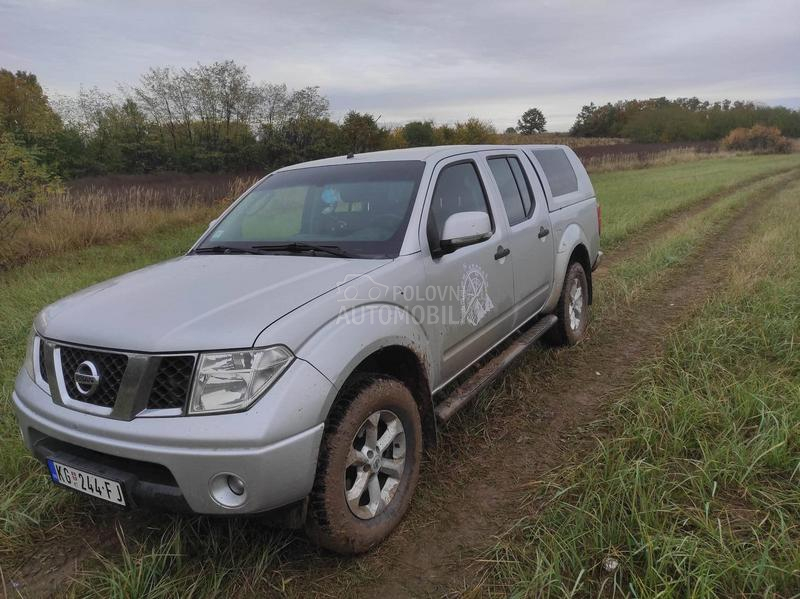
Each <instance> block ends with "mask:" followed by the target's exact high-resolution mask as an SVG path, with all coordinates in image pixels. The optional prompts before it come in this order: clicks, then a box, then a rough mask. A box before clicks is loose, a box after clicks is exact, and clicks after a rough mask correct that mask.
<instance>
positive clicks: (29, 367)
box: [22, 328, 36, 381]
mask: <svg viewBox="0 0 800 599" xmlns="http://www.w3.org/2000/svg"><path fill="white" fill-rule="evenodd" d="M35 340H36V330H35V329H33V328H31V332H30V333H29V334H28V348H27V349H26V350H25V363H24V364H23V365H22V367H23V368H24V369H25V372H27V373H28V376H29V377H31V380H32V381H35V380H36V371H35V370H34V368H33V360H34V358H33V345H34V342H35Z"/></svg>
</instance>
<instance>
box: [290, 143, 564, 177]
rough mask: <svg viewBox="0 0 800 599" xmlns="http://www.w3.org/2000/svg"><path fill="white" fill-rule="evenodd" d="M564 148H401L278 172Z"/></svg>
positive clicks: (330, 160) (329, 160)
mask: <svg viewBox="0 0 800 599" xmlns="http://www.w3.org/2000/svg"><path fill="white" fill-rule="evenodd" d="M560 147H564V146H558V145H551V144H548V145H541V144H540V145H528V144H526V145H524V146H521V145H492V144H483V145H461V146H425V147H421V148H402V149H399V150H383V151H380V152H364V153H362V154H354V155H353V157H352V158H348V157H347V156H334V157H333V158H323V159H322V160H312V161H310V162H301V163H299V164H293V165H291V166H287V167H284V168H282V169H280V170H282V171H283V170H294V169H297V168H307V167H311V166H329V165H334V164H353V163H356V162H386V161H390V160H421V161H426V162H427V161H430V160H435V161H439V160H441V159H443V158H449V157H450V156H457V155H458V154H465V153H467V152H479V151H483V150H521V149H523V148H524V149H529V150H538V149H547V148H549V149H554V148H560Z"/></svg>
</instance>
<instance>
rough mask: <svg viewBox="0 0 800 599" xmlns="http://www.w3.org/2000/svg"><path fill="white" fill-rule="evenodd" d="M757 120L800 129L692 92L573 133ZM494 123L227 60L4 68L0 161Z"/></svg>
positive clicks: (68, 172)
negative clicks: (390, 105)
mask: <svg viewBox="0 0 800 599" xmlns="http://www.w3.org/2000/svg"><path fill="white" fill-rule="evenodd" d="M756 123H759V124H764V125H769V126H775V127H778V128H779V129H780V130H781V131H782V132H783V133H784V134H786V135H790V136H800V111H793V110H790V109H788V108H782V107H777V108H769V107H763V106H758V105H755V104H753V103H751V102H729V101H727V100H726V101H724V102H715V103H709V102H702V101H700V100H698V99H697V98H679V99H677V100H668V99H666V98H654V99H649V100H626V101H621V102H617V103H613V104H612V103H609V104H605V105H601V106H597V105H595V104H589V105H587V106H584V107H583V109H582V110H581V112H580V113H579V114H578V116H577V119H576V120H575V124H574V125H573V126H572V129H571V133H572V134H573V135H576V136H583V137H628V138H631V139H633V140H634V141H641V142H670V141H693V140H707V139H720V138H722V137H723V136H725V135H726V134H727V133H728V132H729V131H731V130H732V129H735V128H737V127H743V126H745V127H749V126H751V125H753V124H756ZM545 125H546V120H545V118H544V115H543V114H542V112H541V111H540V110H538V109H536V108H531V109H529V110H527V111H526V112H525V113H524V114H523V115H522V116H521V118H520V120H519V122H518V124H517V128H516V129H514V128H509V129H507V130H506V133H507V134H509V135H514V134H524V135H529V134H535V133H539V132H542V131H544V129H545ZM496 133H497V132H496V131H495V129H494V127H493V126H492V125H491V123H489V122H486V121H482V120H479V119H476V118H472V119H468V120H466V121H463V122H458V123H455V124H452V125H450V124H436V123H434V122H433V121H432V120H418V121H413V122H410V123H406V124H405V125H403V126H398V127H388V126H386V125H384V124H382V123H381V122H380V116H375V115H372V114H369V113H360V112H356V111H351V112H349V113H347V114H346V115H345V117H344V118H343V119H342V120H341V121H334V120H333V119H332V118H331V114H330V107H329V102H328V99H327V98H326V97H325V96H324V95H323V94H322V93H321V92H320V89H319V88H318V87H305V88H302V89H289V88H288V87H287V86H286V85H285V84H275V83H259V82H256V81H254V80H253V79H252V77H251V76H250V75H249V73H248V72H247V69H246V68H245V67H244V66H242V65H239V64H236V63H235V62H233V61H222V62H215V63H213V64H208V65H203V64H198V65H196V66H195V67H192V68H186V69H174V68H170V67H155V68H151V69H150V70H148V71H147V72H146V73H145V74H143V75H142V76H141V77H140V79H139V81H138V82H137V83H136V84H135V85H132V86H128V87H123V88H120V89H119V90H118V92H117V93H113V94H111V93H107V92H104V91H102V90H99V89H96V88H92V89H82V90H81V91H80V93H79V94H77V95H76V96H71V97H65V96H56V97H49V98H48V96H47V95H46V94H45V93H44V91H43V89H42V86H41V84H40V83H39V81H38V80H37V78H36V76H35V75H33V74H31V73H26V72H21V71H18V72H16V73H12V72H11V71H8V70H3V69H0V141H2V143H0V160H4V161H6V162H8V161H9V160H12V159H13V160H14V161H16V163H20V161H21V160H22V157H24V158H25V164H26V165H27V166H26V167H25V169H23V170H26V172H29V173H34V172H35V173H39V174H41V173H44V174H45V175H56V176H59V177H62V178H73V177H80V176H86V175H101V174H106V173H148V172H152V171H156V170H162V171H171V170H175V171H183V172H194V171H202V172H216V171H229V172H242V171H249V170H259V171H263V170H265V169H274V168H278V167H281V166H284V165H287V164H292V163H296V162H301V161H305V160H313V159H316V158H323V157H327V156H332V155H337V154H344V153H348V152H367V151H372V150H381V149H391V148H401V147H408V146H425V145H439V144H460V143H464V144H470V143H489V142H492V141H495V140H496V139H497V137H496ZM505 139H506V140H507V139H508V137H506V138H505ZM12 157H13V158H12ZM20 164H21V163H20ZM1 166H2V165H0V167H1ZM8 168H11V167H8ZM20 168H21V167H20ZM12 170H13V169H12ZM17 170H19V169H17ZM15 172H16V171H15ZM20 172H22V171H20ZM9 176H10V175H9ZM31 176H32V175H31ZM0 191H2V190H0Z"/></svg>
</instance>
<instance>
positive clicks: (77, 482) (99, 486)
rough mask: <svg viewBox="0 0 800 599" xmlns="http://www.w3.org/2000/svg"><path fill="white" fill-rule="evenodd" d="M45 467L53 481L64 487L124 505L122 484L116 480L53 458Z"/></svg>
mask: <svg viewBox="0 0 800 599" xmlns="http://www.w3.org/2000/svg"><path fill="white" fill-rule="evenodd" d="M47 467H48V468H49V469H50V476H51V477H52V478H53V481H55V482H57V483H59V484H61V485H64V486H65V487H70V488H71V489H75V490H76V491H80V492H81V493H86V494H87V495H91V496H92V497H99V498H100V499H105V500H106V501H110V502H111V503H116V504H118V505H125V496H124V495H123V494H122V485H120V484H119V483H118V482H117V481H114V480H110V479H107V478H103V477H102V476H97V475H96V474H91V473H89V472H85V471H84V470H78V469H77V468H73V467H72V466H65V465H64V464H59V463H58V462H54V461H53V460H47Z"/></svg>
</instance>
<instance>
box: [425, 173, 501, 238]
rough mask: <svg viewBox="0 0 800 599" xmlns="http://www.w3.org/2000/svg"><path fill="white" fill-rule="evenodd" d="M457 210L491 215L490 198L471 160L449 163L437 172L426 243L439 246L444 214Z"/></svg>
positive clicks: (449, 214)
mask: <svg viewBox="0 0 800 599" xmlns="http://www.w3.org/2000/svg"><path fill="white" fill-rule="evenodd" d="M459 212H485V213H486V214H489V217H490V218H491V213H490V212H489V202H488V201H487V199H486V194H485V193H484V191H483V185H481V180H480V176H479V175H478V170H477V168H476V167H475V164H474V163H473V162H460V163H458V164H451V165H450V166H446V167H445V168H443V169H442V170H441V172H440V173H439V178H438V179H437V180H436V187H435V188H434V190H433V198H432V200H431V209H430V212H429V214H428V225H427V233H428V243H429V244H430V246H431V249H432V250H434V249H438V247H439V240H440V239H441V238H442V230H443V229H444V223H445V221H446V220H447V218H448V217H449V216H451V215H453V214H457V213H459Z"/></svg>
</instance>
